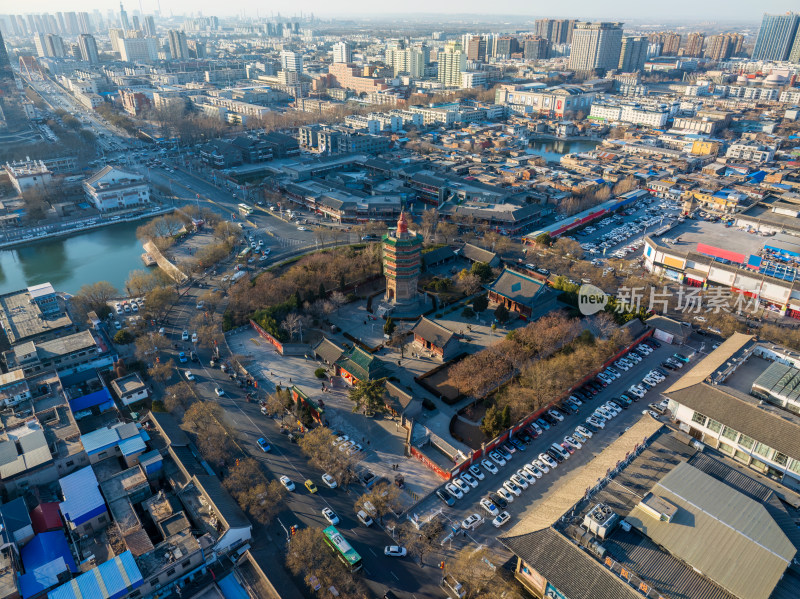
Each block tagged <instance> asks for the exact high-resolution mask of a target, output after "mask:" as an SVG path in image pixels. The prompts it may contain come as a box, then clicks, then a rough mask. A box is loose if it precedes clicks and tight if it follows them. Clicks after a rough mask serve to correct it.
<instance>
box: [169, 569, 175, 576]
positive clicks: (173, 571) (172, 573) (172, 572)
mask: <svg viewBox="0 0 800 599" xmlns="http://www.w3.org/2000/svg"><path fill="white" fill-rule="evenodd" d="M174 575H175V568H170V569H169V570H167V576H174Z"/></svg>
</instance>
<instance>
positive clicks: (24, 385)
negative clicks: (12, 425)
mask: <svg viewBox="0 0 800 599" xmlns="http://www.w3.org/2000/svg"><path fill="white" fill-rule="evenodd" d="M30 398H31V391H30V388H29V387H28V381H27V380H26V378H25V373H24V372H22V370H21V369H17V370H12V371H11V372H6V373H3V374H0V402H2V404H3V406H5V407H11V406H15V405H17V404H18V403H21V402H23V401H25V400H27V399H30Z"/></svg>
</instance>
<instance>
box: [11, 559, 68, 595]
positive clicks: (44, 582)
mask: <svg viewBox="0 0 800 599" xmlns="http://www.w3.org/2000/svg"><path fill="white" fill-rule="evenodd" d="M67 569H68V568H67V564H66V563H65V562H64V558H63V557H59V558H56V559H54V560H53V561H51V562H48V563H47V564H44V565H43V566H39V567H38V568H36V569H35V570H29V571H28V572H26V573H25V574H20V576H19V588H20V593H21V594H22V598H23V599H27V598H28V597H33V596H34V595H38V594H39V593H41V592H42V591H46V590H47V589H49V588H50V587H53V586H55V585H57V584H58V576H59V574H61V573H62V572H66V571H67Z"/></svg>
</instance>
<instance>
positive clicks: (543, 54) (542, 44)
mask: <svg viewBox="0 0 800 599" xmlns="http://www.w3.org/2000/svg"><path fill="white" fill-rule="evenodd" d="M522 57H523V58H524V59H525V60H546V59H547V58H550V41H549V40H547V39H546V38H543V37H538V36H534V37H526V38H524V39H523V40H522Z"/></svg>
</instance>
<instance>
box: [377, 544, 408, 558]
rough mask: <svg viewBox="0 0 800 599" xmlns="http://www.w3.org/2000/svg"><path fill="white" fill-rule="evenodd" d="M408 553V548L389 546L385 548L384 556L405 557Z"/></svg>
mask: <svg viewBox="0 0 800 599" xmlns="http://www.w3.org/2000/svg"><path fill="white" fill-rule="evenodd" d="M406 553H407V551H406V548H405V547H399V546H398V545H387V546H386V547H384V548H383V555H389V556H391V557H405V556H406Z"/></svg>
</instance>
